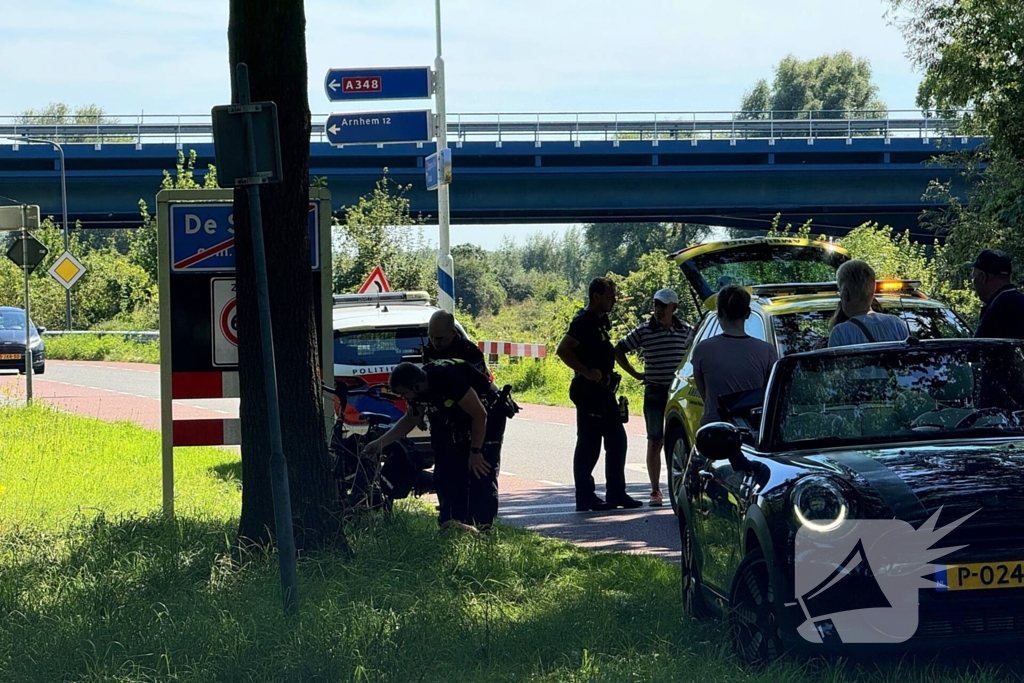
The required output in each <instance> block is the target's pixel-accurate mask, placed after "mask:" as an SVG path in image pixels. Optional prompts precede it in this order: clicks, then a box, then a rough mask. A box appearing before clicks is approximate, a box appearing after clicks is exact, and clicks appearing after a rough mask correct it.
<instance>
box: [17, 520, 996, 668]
mask: <svg viewBox="0 0 1024 683" xmlns="http://www.w3.org/2000/svg"><path fill="white" fill-rule="evenodd" d="M234 531H235V529H234V526H233V524H231V523H227V522H222V521H215V520H203V519H193V518H180V517H179V518H178V519H177V520H174V521H168V520H165V519H163V518H162V517H159V516H152V517H146V518H127V519H119V520H108V519H105V518H103V517H100V518H98V519H96V520H95V521H94V522H91V523H80V524H78V525H76V526H73V527H72V528H70V529H68V530H67V531H66V532H64V533H62V534H50V535H45V536H44V535H43V534H37V535H33V534H32V533H29V532H24V531H23V532H22V533H21V534H20V535H18V536H13V535H9V534H0V612H2V613H3V614H5V615H6V618H5V619H3V620H0V680H17V681H52V680H67V679H73V680H83V679H90V680H106V679H117V680H153V679H168V678H175V679H182V680H203V681H217V680H255V681H264V680H265V681H271V680H325V681H326V680H332V681H333V680H353V679H357V678H358V679H360V680H369V681H378V680H380V681H385V680H417V681H419V680H422V681H449V680H457V681H492V680H524V679H532V680H538V681H565V680H569V681H604V680H607V681H623V680H631V681H633V680H641V681H643V680H708V681H712V680H713V681H728V680H747V681H754V682H755V683H756V682H764V683H767V682H768V681H771V683H783V682H786V681H794V682H795V681H798V680H802V679H804V677H805V676H806V675H807V673H808V672H809V671H812V670H813V671H814V674H815V677H817V678H824V679H828V680H832V681H842V680H867V681H874V680H877V681H889V680H897V679H899V680H911V681H917V680H920V681H924V680H939V681H942V680H951V679H953V678H955V679H956V680H958V681H975V680H977V681H982V680H995V678H992V676H993V675H994V674H992V673H991V672H988V671H980V672H979V671H976V670H975V669H972V668H971V667H970V666H965V665H956V666H954V667H953V668H936V667H934V666H933V667H930V668H929V669H928V671H927V672H926V674H920V675H919V674H918V672H917V670H908V669H903V670H900V669H899V667H900V666H904V667H905V666H906V665H905V664H896V665H879V667H878V668H877V669H872V668H870V666H868V665H865V666H860V667H853V666H850V665H847V664H843V663H831V664H825V665H814V667H811V666H810V665H803V664H800V663H793V662H787V663H783V664H780V665H777V666H774V667H771V668H770V669H767V670H764V671H759V672H753V671H745V670H743V669H740V668H739V667H738V666H737V665H736V663H735V661H734V660H733V659H732V657H731V655H729V654H728V652H727V637H726V636H727V634H726V631H725V629H724V628H723V627H722V625H721V624H720V623H719V622H714V621H711V622H700V623H696V622H691V621H689V620H688V619H685V618H683V617H682V615H681V613H680V609H679V590H678V587H679V573H678V569H677V568H676V567H675V566H674V565H671V564H668V563H665V562H663V561H661V560H658V559H654V558H649V557H638V556H629V555H623V554H612V553H590V552H587V551H584V550H581V549H580V548H577V547H575V546H572V545H570V544H567V543H560V542H553V541H549V540H544V539H542V538H540V537H539V536H537V535H535V534H533V533H531V532H527V531H524V530H520V529H515V528H511V527H508V526H505V525H499V526H497V527H495V529H494V530H493V531H492V532H491V534H490V535H486V536H468V535H464V534H461V533H459V532H455V531H452V532H439V531H438V529H437V526H436V522H435V520H434V518H433V515H431V514H428V513H427V512H426V508H425V506H424V505H423V504H422V503H418V502H414V501H409V502H406V503H403V504H401V505H400V506H399V507H398V509H397V510H396V512H395V514H394V515H393V516H391V517H385V516H377V515H368V516H363V517H360V518H359V519H358V520H357V521H355V522H353V523H352V524H351V525H350V527H349V539H350V541H351V543H352V546H353V549H354V551H355V555H354V557H352V558H351V559H349V560H347V561H343V560H342V559H341V556H340V554H339V553H335V552H330V551H324V552H321V553H314V554H311V555H308V556H305V557H303V558H302V559H301V560H300V562H299V582H300V583H299V601H300V609H299V613H298V614H297V615H295V616H293V617H285V616H284V615H283V614H282V609H281V604H282V603H281V593H280V582H279V578H278V566H277V562H276V559H275V558H274V557H273V556H271V555H268V556H265V557H263V558H262V559H263V560H264V561H261V562H250V563H248V564H246V565H245V566H238V565H237V564H236V563H234V562H232V560H231V559H230V558H231V553H230V542H231V541H232V540H233V537H234ZM15 643H16V644H17V647H15V646H14V644H15ZM815 667H817V668H815ZM894 667H895V668H894Z"/></svg>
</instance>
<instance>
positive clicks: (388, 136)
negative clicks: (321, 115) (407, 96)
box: [324, 109, 434, 145]
mask: <svg viewBox="0 0 1024 683" xmlns="http://www.w3.org/2000/svg"><path fill="white" fill-rule="evenodd" d="M324 130H326V132H327V141H328V142H329V143H331V144H332V145H368V144H374V143H383V142H429V141H430V140H431V139H433V137H434V115H433V112H431V111H430V110H429V109H422V110H416V111H377V112H360V113H357V114H331V115H330V116H329V117H327V122H326V123H325V124H324Z"/></svg>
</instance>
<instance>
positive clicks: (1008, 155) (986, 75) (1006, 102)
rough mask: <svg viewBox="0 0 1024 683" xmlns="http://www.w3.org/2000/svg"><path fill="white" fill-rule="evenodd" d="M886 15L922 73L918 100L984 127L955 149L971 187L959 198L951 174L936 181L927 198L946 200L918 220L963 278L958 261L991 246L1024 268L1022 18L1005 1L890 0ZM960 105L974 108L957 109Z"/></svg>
mask: <svg viewBox="0 0 1024 683" xmlns="http://www.w3.org/2000/svg"><path fill="white" fill-rule="evenodd" d="M889 5H890V7H891V12H890V15H889V16H890V19H891V20H892V22H893V23H895V24H896V25H897V26H898V27H899V28H900V30H901V31H902V33H903V35H904V37H905V38H906V40H907V48H908V49H907V52H908V55H909V56H910V58H911V60H912V61H913V63H914V65H915V66H916V67H917V68H918V69H920V70H922V71H923V72H924V79H923V80H922V81H921V84H920V86H919V87H918V92H917V102H918V105H919V106H921V107H922V108H924V109H926V110H928V111H931V112H935V113H937V114H940V115H945V116H956V115H960V118H961V122H962V125H963V129H964V132H965V133H974V134H983V135H990V136H992V137H991V143H990V144H989V145H986V146H983V147H981V148H980V149H979V150H978V151H977V152H976V153H974V154H968V155H953V156H951V157H949V158H948V159H947V163H951V164H957V165H962V166H963V169H964V170H963V177H964V179H965V180H966V181H967V185H968V187H970V188H971V189H970V196H969V198H968V199H967V200H966V201H961V199H960V198H959V196H957V194H956V193H955V192H953V191H952V187H951V183H939V182H933V183H932V184H931V186H930V187H929V190H928V198H929V199H932V200H936V201H938V202H940V203H941V204H943V205H944V207H943V208H941V209H939V210H935V211H928V212H925V214H924V215H923V216H922V223H923V224H924V225H925V226H926V227H929V228H931V229H933V230H935V231H936V233H937V234H939V235H942V236H944V237H945V239H946V251H945V254H946V258H945V261H946V263H945V267H944V271H945V274H946V277H947V278H948V279H949V280H950V281H951V283H953V284H956V283H957V282H960V281H962V280H963V276H964V273H965V270H964V268H963V265H962V264H963V263H964V262H969V261H970V260H973V258H974V256H975V255H976V254H977V252H978V251H980V250H981V249H983V248H986V247H995V248H999V249H1003V250H1005V251H1006V252H1008V253H1009V254H1010V256H1011V258H1013V261H1014V265H1015V272H1020V271H1021V269H1022V268H1024V239H1022V237H1024V71H1022V70H1021V63H1022V62H1024V22H1022V21H1021V16H1022V15H1021V8H1020V3H1019V2H1012V1H1010V0H972V1H971V2H953V1H952V0H889ZM961 108H969V109H973V111H972V112H966V113H965V112H961V111H959V110H960V109H961Z"/></svg>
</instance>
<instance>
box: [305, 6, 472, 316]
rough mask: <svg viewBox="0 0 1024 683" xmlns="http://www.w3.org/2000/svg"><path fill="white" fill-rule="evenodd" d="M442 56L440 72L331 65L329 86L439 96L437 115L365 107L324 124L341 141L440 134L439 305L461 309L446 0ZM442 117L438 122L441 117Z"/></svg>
mask: <svg viewBox="0 0 1024 683" xmlns="http://www.w3.org/2000/svg"><path fill="white" fill-rule="evenodd" d="M434 7H435V17H436V29H437V57H436V59H434V72H433V74H431V72H430V68H429V67H425V66H420V67H368V68H361V69H329V70H328V71H327V75H326V76H325V77H324V92H326V93H327V99H328V100H330V101H331V102H338V101H343V102H344V101H355V100H401V99H426V98H428V97H430V96H431V95H434V96H435V97H436V100H437V101H436V104H437V115H436V117H435V116H434V115H433V114H432V113H431V111H430V110H419V111H389V112H370V113H366V112H362V113H332V114H331V115H330V116H329V117H328V118H327V122H326V123H325V124H324V128H325V130H326V132H327V140H328V142H330V144H332V145H335V146H341V145H366V144H378V145H379V144H385V143H389V142H419V143H422V142H429V141H430V140H431V139H433V138H435V137H436V139H437V152H436V154H431V155H430V156H428V157H427V158H426V159H425V164H424V165H425V170H426V180H427V189H428V190H435V189H436V190H437V224H438V236H439V239H438V242H439V245H440V248H439V249H438V254H437V288H438V292H437V300H438V306H440V307H441V308H443V309H444V310H446V311H448V312H449V313H454V312H455V276H454V264H453V261H452V254H451V242H450V238H449V229H450V224H451V211H450V207H449V204H448V185H449V184H450V183H451V177H452V172H451V168H452V165H451V158H452V157H451V150H450V149H448V137H447V127H448V119H447V112H446V110H445V100H444V59H442V57H441V0H435V3H434ZM435 121H436V123H435Z"/></svg>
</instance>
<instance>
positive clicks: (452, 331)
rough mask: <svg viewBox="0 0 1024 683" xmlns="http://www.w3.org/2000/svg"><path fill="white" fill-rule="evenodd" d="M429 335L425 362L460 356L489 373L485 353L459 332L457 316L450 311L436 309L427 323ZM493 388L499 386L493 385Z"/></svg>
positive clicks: (425, 348)
mask: <svg viewBox="0 0 1024 683" xmlns="http://www.w3.org/2000/svg"><path fill="white" fill-rule="evenodd" d="M427 336H428V337H430V342H429V343H427V345H426V346H424V347H423V362H424V363H430V362H432V361H435V360H441V359H450V358H458V359H460V360H464V361H466V362H467V363H469V364H470V365H472V366H473V367H474V368H476V369H477V370H479V371H480V373H481V374H483V375H489V373H488V372H487V365H486V363H484V354H483V351H481V350H480V349H479V348H478V347H477V345H476V344H474V343H473V342H471V341H469V340H468V339H466V338H465V337H464V336H462V334H460V333H459V328H457V327H456V326H455V316H454V315H452V314H451V313H449V312H448V311H444V310H439V311H435V312H434V313H433V315H431V316H430V321H429V322H428V323H427ZM492 389H493V390H494V391H497V390H498V388H497V387H495V386H493V385H492Z"/></svg>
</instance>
